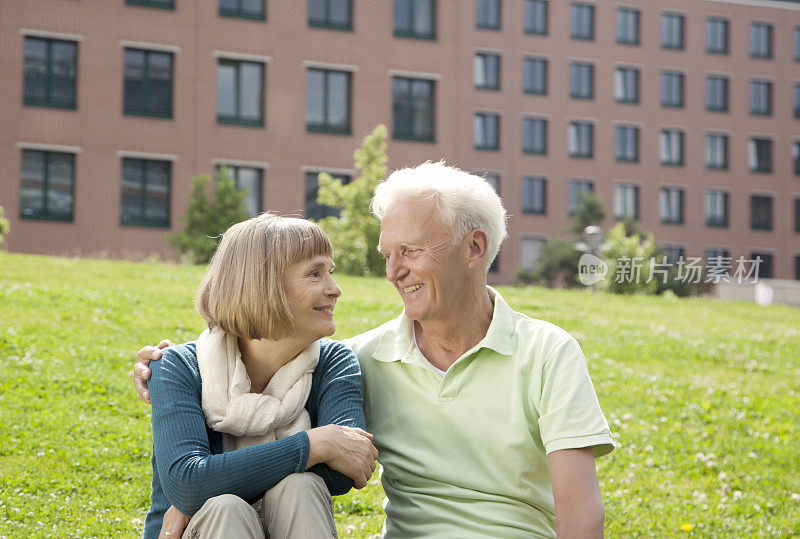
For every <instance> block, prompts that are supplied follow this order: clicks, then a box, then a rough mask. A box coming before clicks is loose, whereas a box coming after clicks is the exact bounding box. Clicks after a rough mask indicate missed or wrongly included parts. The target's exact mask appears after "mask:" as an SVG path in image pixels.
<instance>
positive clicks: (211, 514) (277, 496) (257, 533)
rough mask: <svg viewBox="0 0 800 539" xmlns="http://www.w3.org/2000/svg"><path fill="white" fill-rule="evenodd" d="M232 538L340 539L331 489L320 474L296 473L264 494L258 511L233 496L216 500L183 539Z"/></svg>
mask: <svg viewBox="0 0 800 539" xmlns="http://www.w3.org/2000/svg"><path fill="white" fill-rule="evenodd" d="M255 505H256V507H258V506H259V504H258V503H256V504H255ZM233 537H235V538H237V539H238V538H243V539H248V538H252V539H290V538H317V537H337V535H336V525H335V524H334V522H333V500H332V499H331V495H330V493H329V492H328V487H326V486H325V482H324V481H323V480H322V478H321V477H320V476H318V475H317V474H314V473H311V472H304V473H294V474H292V475H289V476H288V477H286V478H285V479H284V480H283V481H281V482H280V483H278V484H277V485H275V486H274V487H272V488H271V489H269V490H268V491H267V492H266V493H264V497H263V498H262V499H261V504H260V507H259V508H258V510H256V509H255V508H254V507H253V506H252V505H250V504H249V503H247V502H246V501H244V500H243V499H242V498H239V497H238V496H235V495H233V494H223V495H221V496H216V497H214V498H211V499H210V500H208V501H207V502H206V503H205V504H203V507H201V508H200V510H199V511H198V512H197V513H195V514H194V516H193V517H192V519H191V520H190V521H189V525H188V526H187V527H186V530H184V532H183V539H230V538H233Z"/></svg>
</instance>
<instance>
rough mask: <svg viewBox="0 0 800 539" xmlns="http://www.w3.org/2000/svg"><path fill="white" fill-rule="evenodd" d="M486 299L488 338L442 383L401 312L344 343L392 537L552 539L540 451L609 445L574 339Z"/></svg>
mask: <svg viewBox="0 0 800 539" xmlns="http://www.w3.org/2000/svg"><path fill="white" fill-rule="evenodd" d="M489 293H490V295H491V296H493V301H494V311H493V315H492V322H491V324H490V326H489V330H488V331H487V333H486V336H485V337H484V338H483V340H481V341H480V342H479V343H478V344H477V345H476V346H475V347H474V348H473V349H472V350H469V351H468V352H467V353H466V354H464V355H463V356H461V357H460V358H459V359H458V360H457V361H456V362H455V363H454V364H453V365H452V366H451V367H450V368H449V369H448V370H447V372H446V373H445V375H444V376H441V375H439V374H437V373H435V372H433V370H432V369H431V368H430V364H429V363H428V361H427V360H426V359H425V357H423V356H422V355H421V353H420V352H419V350H418V349H417V347H416V346H415V345H414V341H413V333H412V327H413V325H412V321H411V320H410V319H409V318H407V317H406V316H405V313H403V314H401V315H400V317H398V318H396V319H394V320H391V321H389V322H387V323H386V324H384V325H382V326H380V327H378V328H376V329H374V330H372V331H368V332H367V333H364V334H362V335H358V336H356V337H354V338H353V339H350V340H349V341H347V344H349V345H350V346H351V347H352V348H353V349H354V350H355V352H356V354H357V355H358V359H359V361H360V363H361V371H362V380H363V385H364V414H365V416H366V420H367V429H368V430H369V431H370V432H372V433H373V434H374V436H375V439H374V443H375V446H376V447H377V448H378V461H379V462H380V463H381V465H382V467H383V471H382V475H381V482H382V484H383V488H384V491H385V492H386V495H387V498H388V499H387V500H385V501H384V510H385V511H386V523H385V525H384V532H385V535H386V537H388V538H403V539H405V538H409V537H433V538H436V537H440V538H456V537H457V538H465V539H466V538H470V537H482V538H485V537H502V538H505V539H513V538H516V537H532V536H533V537H555V518H554V502H553V492H552V486H551V484H550V474H549V471H548V463H547V453H549V452H551V451H556V450H558V449H569V448H579V447H588V446H594V453H595V456H596V457H597V456H601V455H605V454H607V453H609V452H611V451H612V450H613V449H614V445H613V441H612V438H611V432H610V430H609V428H608V423H607V422H606V419H605V417H604V416H603V413H602V411H601V410H600V405H599V403H598V401H597V396H596V394H595V391H594V386H593V385H592V381H591V379H590V378H589V372H588V370H587V367H586V359H585V358H584V356H583V353H582V352H581V349H580V347H579V346H578V343H577V342H576V341H575V339H573V338H572V337H571V336H570V335H569V334H568V333H567V332H566V331H564V330H562V329H560V328H559V327H557V326H555V325H553V324H550V323H548V322H543V321H541V320H535V319H532V318H529V317H527V316H525V315H523V314H520V313H517V312H514V311H512V310H511V308H510V307H509V306H508V304H506V302H505V301H504V300H503V298H502V297H501V296H500V294H498V293H497V292H496V291H495V290H493V289H491V288H489Z"/></svg>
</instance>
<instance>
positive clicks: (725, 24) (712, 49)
mask: <svg viewBox="0 0 800 539" xmlns="http://www.w3.org/2000/svg"><path fill="white" fill-rule="evenodd" d="M711 25H720V26H721V28H723V35H724V39H723V41H724V43H723V46H722V47H721V48H718V47H716V46H715V45H716V44H715V43H713V42H712V39H711ZM706 53H708V54H722V55H727V54H730V23H729V21H728V19H723V18H721V17H707V18H706Z"/></svg>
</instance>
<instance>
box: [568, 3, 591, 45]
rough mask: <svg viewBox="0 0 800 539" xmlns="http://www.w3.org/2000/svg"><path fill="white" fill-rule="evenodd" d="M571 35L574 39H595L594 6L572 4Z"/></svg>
mask: <svg viewBox="0 0 800 539" xmlns="http://www.w3.org/2000/svg"><path fill="white" fill-rule="evenodd" d="M570 36H571V37H572V39H594V6H592V5H589V4H578V3H574V4H572V9H571V12H570Z"/></svg>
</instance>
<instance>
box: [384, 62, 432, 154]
mask: <svg viewBox="0 0 800 539" xmlns="http://www.w3.org/2000/svg"><path fill="white" fill-rule="evenodd" d="M395 81H407V82H408V92H407V93H406V94H405V95H404V96H401V97H403V100H402V102H401V103H400V106H401V107H402V108H403V109H404V112H406V113H410V114H411V117H412V118H413V117H414V114H415V113H416V110H417V109H416V103H415V102H414V99H413V90H412V86H413V84H414V83H415V82H424V83H425V84H427V85H428V86H429V88H430V107H429V108H430V125H431V132H430V135H420V134H417V133H404V132H400V131H399V130H398V128H397V124H398V122H397V117H396V113H397V108H398V103H397V98H398V96H397V95H395V84H394V83H395ZM412 123H413V122H412ZM392 138H393V139H395V140H411V141H416V142H435V140H436V84H435V81H433V80H430V79H421V78H414V77H403V76H394V77H392Z"/></svg>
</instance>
